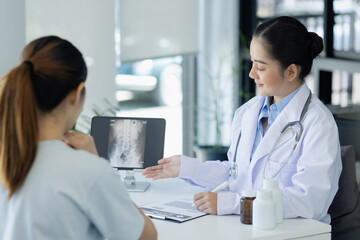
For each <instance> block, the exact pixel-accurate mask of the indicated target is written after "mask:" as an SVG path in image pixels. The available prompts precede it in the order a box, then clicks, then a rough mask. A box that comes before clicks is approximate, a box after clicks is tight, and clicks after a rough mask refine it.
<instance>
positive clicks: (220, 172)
mask: <svg viewBox="0 0 360 240" xmlns="http://www.w3.org/2000/svg"><path fill="white" fill-rule="evenodd" d="M229 166H230V164H229V161H223V162H221V161H205V162H201V161H200V160H199V159H196V158H191V157H188V156H184V155H182V156H181V168H180V173H179V178H181V179H183V180H185V181H186V182H188V183H190V184H193V185H198V186H202V187H206V188H215V187H217V186H219V185H220V184H222V183H223V182H224V181H227V180H229Z"/></svg>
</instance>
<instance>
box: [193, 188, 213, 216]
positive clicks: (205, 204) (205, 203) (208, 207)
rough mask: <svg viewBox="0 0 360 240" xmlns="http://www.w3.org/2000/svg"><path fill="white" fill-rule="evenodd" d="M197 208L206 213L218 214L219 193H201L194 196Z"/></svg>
mask: <svg viewBox="0 0 360 240" xmlns="http://www.w3.org/2000/svg"><path fill="white" fill-rule="evenodd" d="M194 204H195V206H196V207H197V208H198V209H199V210H200V211H203V212H204V213H208V214H213V215H216V214H217V193H215V192H201V193H197V194H195V195H194Z"/></svg>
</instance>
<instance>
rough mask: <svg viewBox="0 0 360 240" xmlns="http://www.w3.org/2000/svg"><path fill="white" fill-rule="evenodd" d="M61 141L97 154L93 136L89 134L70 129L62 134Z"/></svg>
mask: <svg viewBox="0 0 360 240" xmlns="http://www.w3.org/2000/svg"><path fill="white" fill-rule="evenodd" d="M63 142H64V143H65V144H66V145H68V146H69V147H72V148H74V149H80V150H85V151H88V152H89V153H92V154H95V155H98V152H97V150H96V147H95V142H94V138H93V137H92V136H90V135H87V134H83V133H79V132H76V131H72V130H70V131H69V132H67V133H65V134H64V138H63Z"/></svg>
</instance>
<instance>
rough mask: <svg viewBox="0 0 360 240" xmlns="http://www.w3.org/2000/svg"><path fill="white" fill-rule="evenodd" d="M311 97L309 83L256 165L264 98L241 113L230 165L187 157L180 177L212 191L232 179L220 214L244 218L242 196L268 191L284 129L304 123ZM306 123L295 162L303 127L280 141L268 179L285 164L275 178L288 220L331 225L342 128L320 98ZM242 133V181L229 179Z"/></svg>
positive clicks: (264, 144) (289, 107)
mask: <svg viewBox="0 0 360 240" xmlns="http://www.w3.org/2000/svg"><path fill="white" fill-rule="evenodd" d="M309 93H310V90H309V88H308V87H307V85H306V84H303V86H302V87H301V88H300V89H299V91H298V92H297V93H296V95H295V96H294V97H293V99H292V100H291V101H290V102H289V103H288V104H287V105H286V107H285V108H284V109H283V110H282V112H281V113H280V114H279V116H278V117H277V118H276V120H275V121H274V123H273V124H272V125H271V126H270V128H269V129H268V130H267V132H266V134H265V136H264V138H263V139H262V140H261V142H260V143H259V145H258V147H257V149H256V151H255V152H254V154H253V157H252V159H251V161H250V155H251V151H252V147H253V143H254V139H255V134H256V129H257V120H258V114H259V110H260V108H261V107H262V106H263V102H264V97H260V96H257V97H254V98H252V99H251V100H249V101H248V102H247V103H245V104H244V105H242V106H241V107H240V108H239V109H238V110H237V111H236V113H235V116H234V120H233V124H232V128H231V133H232V135H231V145H230V148H229V151H228V159H229V161H224V162H220V161H207V162H204V163H203V162H200V161H199V160H196V159H192V158H189V157H186V156H182V158H181V161H182V162H181V169H180V175H179V177H180V178H182V179H184V180H185V181H188V182H190V183H193V184H197V185H200V186H204V187H208V188H213V187H216V186H217V185H219V184H221V183H222V182H224V181H226V180H229V181H230V184H229V187H228V188H227V189H226V190H225V191H222V192H219V194H218V205H217V208H218V214H219V215H223V214H240V197H241V192H242V191H243V190H247V189H253V190H257V189H259V188H261V187H262V180H263V177H262V176H263V175H262V174H263V169H264V165H265V162H266V159H267V157H268V155H269V153H270V151H271V149H272V147H273V145H274V143H275V141H276V139H277V138H278V136H279V135H280V132H281V130H282V129H283V128H284V126H285V125H286V124H288V123H289V122H291V121H297V120H299V119H300V115H301V112H302V109H303V107H304V105H305V102H306V100H307V97H308V96H309ZM301 123H302V126H303V133H302V135H301V138H300V140H299V143H298V144H297V146H296V148H295V150H294V152H293V155H292V157H291V159H289V156H290V153H291V150H292V148H293V146H294V143H295V139H294V136H295V134H296V132H298V131H299V129H298V126H295V127H294V130H296V131H293V132H292V131H286V132H285V133H284V134H283V136H282V137H281V138H280V139H279V141H278V143H277V144H276V146H275V147H274V150H273V152H272V153H271V156H270V158H269V161H268V163H267V166H266V169H265V176H266V177H272V176H273V175H275V174H276V173H277V172H278V170H279V169H280V168H281V167H282V166H283V165H285V166H284V167H283V168H282V169H281V171H280V173H279V174H278V175H277V176H276V177H275V178H277V179H278V180H279V185H280V188H281V189H282V192H283V196H284V217H285V218H295V217H304V218H312V219H315V220H320V221H323V222H326V223H330V215H328V214H327V211H328V209H329V206H330V204H331V202H332V200H333V198H334V196H335V194H336V192H337V190H338V181H339V177H340V173H341V170H342V164H341V159H340V145H339V137H338V129H337V126H336V123H335V121H334V118H333V116H332V114H331V113H330V111H329V110H328V109H327V108H326V107H325V106H324V105H323V104H322V103H321V101H320V100H319V99H318V98H317V97H316V96H314V95H312V98H311V102H310V104H309V107H308V110H307V112H306V114H305V116H304V118H303V120H302V122H301ZM240 130H241V139H240V143H239V146H238V151H237V156H236V162H237V166H238V177H237V178H236V179H235V180H234V179H233V178H232V177H229V174H228V171H229V168H230V167H231V165H232V159H233V157H234V152H235V146H236V141H237V139H238V136H239V132H240ZM288 159H289V162H288V163H286V161H287V160H288Z"/></svg>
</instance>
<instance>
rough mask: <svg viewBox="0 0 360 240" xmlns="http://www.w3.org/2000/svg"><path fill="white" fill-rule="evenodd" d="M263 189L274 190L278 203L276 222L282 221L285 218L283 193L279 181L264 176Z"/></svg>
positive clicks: (274, 197) (276, 202)
mask: <svg viewBox="0 0 360 240" xmlns="http://www.w3.org/2000/svg"><path fill="white" fill-rule="evenodd" d="M263 189H267V190H270V191H272V196H273V199H274V201H275V205H276V223H281V222H282V221H283V219H284V203H283V194H282V191H281V189H280V188H279V181H278V180H277V179H275V178H271V179H268V178H264V180H263Z"/></svg>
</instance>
